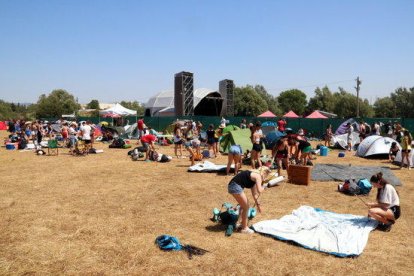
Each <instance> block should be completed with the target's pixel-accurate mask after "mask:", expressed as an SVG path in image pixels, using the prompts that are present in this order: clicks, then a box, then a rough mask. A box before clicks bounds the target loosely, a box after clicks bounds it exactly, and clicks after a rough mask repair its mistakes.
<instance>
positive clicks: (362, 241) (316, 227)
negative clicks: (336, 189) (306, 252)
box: [253, 206, 378, 257]
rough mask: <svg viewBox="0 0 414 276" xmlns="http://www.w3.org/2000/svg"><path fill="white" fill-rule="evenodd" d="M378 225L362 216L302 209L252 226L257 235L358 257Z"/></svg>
mask: <svg viewBox="0 0 414 276" xmlns="http://www.w3.org/2000/svg"><path fill="white" fill-rule="evenodd" d="M377 224H378V222H377V221H375V220H373V219H370V218H368V217H363V216H355V215H350V214H337V213H333V212H328V211H324V210H321V209H318V208H313V207H310V206H301V207H300V208H298V209H296V210H294V211H293V212H292V214H291V215H286V216H283V217H282V218H280V219H275V220H265V221H261V222H258V223H255V224H254V225H253V229H254V230H255V231H256V232H259V233H262V234H268V235H270V236H272V237H274V238H277V239H280V240H288V241H293V242H296V243H298V244H299V245H301V246H303V247H305V248H308V249H312V250H316V251H321V252H325V253H329V254H333V255H335V256H339V257H353V256H358V255H360V254H361V253H362V251H363V250H364V248H365V246H366V244H367V241H368V236H369V233H370V232H371V231H372V230H374V229H375V228H376V226H377Z"/></svg>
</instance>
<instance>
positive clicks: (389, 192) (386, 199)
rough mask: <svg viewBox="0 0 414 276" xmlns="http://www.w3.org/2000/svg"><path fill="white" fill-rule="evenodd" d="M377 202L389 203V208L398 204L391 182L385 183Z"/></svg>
mask: <svg viewBox="0 0 414 276" xmlns="http://www.w3.org/2000/svg"><path fill="white" fill-rule="evenodd" d="M378 202H379V203H385V204H389V205H390V206H389V208H391V207H393V206H400V198H399V197H398V194H397V191H396V190H395V188H394V186H392V185H391V184H386V185H385V186H384V188H383V189H382V191H381V193H380V196H379V198H378Z"/></svg>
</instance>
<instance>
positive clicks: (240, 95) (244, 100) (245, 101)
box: [234, 85, 268, 116]
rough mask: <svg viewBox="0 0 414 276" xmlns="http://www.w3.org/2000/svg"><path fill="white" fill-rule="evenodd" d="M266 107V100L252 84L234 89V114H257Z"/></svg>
mask: <svg viewBox="0 0 414 276" xmlns="http://www.w3.org/2000/svg"><path fill="white" fill-rule="evenodd" d="M267 109H268V105H267V103H266V100H265V99H264V98H263V95H260V94H259V93H258V92H257V91H256V90H255V89H254V87H253V86H251V85H247V86H245V87H236V88H235V89H234V114H235V115H236V116H257V115H259V114H260V113H263V112H264V111H266V110H267Z"/></svg>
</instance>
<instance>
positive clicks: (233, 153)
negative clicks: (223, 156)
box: [226, 145, 243, 175]
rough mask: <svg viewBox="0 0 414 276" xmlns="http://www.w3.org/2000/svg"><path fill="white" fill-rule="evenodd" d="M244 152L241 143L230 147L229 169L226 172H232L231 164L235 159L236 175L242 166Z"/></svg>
mask: <svg viewBox="0 0 414 276" xmlns="http://www.w3.org/2000/svg"><path fill="white" fill-rule="evenodd" d="M242 154H243V150H242V148H241V146H240V145H232V146H231V147H230V149H229V154H228V161H227V169H226V174H227V175H229V174H230V168H231V164H232V163H233V161H234V175H236V174H237V173H238V172H239V169H240V168H241V165H242V164H241V156H242Z"/></svg>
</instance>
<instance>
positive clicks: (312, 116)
mask: <svg viewBox="0 0 414 276" xmlns="http://www.w3.org/2000/svg"><path fill="white" fill-rule="evenodd" d="M305 118H307V119H328V117H326V116H325V115H322V114H321V113H320V112H319V111H317V110H316V111H314V112H312V113H311V114H309V115H308V116H306V117H305Z"/></svg>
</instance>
